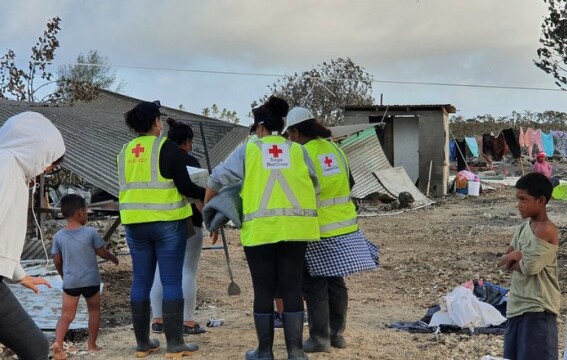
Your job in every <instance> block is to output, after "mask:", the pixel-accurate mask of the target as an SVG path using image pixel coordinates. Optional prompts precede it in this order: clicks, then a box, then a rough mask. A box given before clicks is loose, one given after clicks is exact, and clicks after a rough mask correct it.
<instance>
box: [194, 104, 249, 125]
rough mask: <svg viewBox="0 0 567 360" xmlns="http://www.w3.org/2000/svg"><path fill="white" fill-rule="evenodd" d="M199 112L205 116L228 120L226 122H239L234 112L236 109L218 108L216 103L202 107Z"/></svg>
mask: <svg viewBox="0 0 567 360" xmlns="http://www.w3.org/2000/svg"><path fill="white" fill-rule="evenodd" d="M201 114H202V115H203V116H206V117H212V118H214V119H218V120H223V121H228V122H231V123H233V124H238V123H240V118H239V117H238V114H237V113H236V111H230V110H227V109H226V108H223V109H222V110H219V107H218V105H217V104H213V105H211V107H205V108H203V109H202V110H201Z"/></svg>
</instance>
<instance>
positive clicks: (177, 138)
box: [166, 118, 194, 145]
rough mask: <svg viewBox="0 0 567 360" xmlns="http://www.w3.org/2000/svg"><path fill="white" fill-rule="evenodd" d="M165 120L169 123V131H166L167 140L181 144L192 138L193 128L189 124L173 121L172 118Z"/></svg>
mask: <svg viewBox="0 0 567 360" xmlns="http://www.w3.org/2000/svg"><path fill="white" fill-rule="evenodd" d="M166 121H167V124H168V125H169V131H168V132H167V138H168V139H169V140H171V141H173V142H174V143H176V144H177V145H182V144H183V143H184V142H186V141H187V140H193V136H194V134H193V129H192V128H191V126H190V125H189V124H185V123H182V122H180V121H175V120H174V119H172V118H167V120H166Z"/></svg>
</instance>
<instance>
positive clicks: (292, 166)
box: [205, 96, 319, 360]
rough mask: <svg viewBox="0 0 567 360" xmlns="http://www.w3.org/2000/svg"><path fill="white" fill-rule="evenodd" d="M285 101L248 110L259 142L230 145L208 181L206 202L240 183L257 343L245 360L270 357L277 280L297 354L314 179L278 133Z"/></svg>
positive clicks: (312, 237)
mask: <svg viewBox="0 0 567 360" xmlns="http://www.w3.org/2000/svg"><path fill="white" fill-rule="evenodd" d="M288 109H289V106H288V104H287V102H286V101H285V100H283V99H280V98H277V97H274V96H272V97H270V98H269V99H268V101H267V102H266V103H264V104H263V105H261V106H260V107H258V108H255V109H253V110H252V114H253V115H254V124H253V126H252V129H253V130H254V131H255V132H256V135H258V139H255V140H250V141H248V142H247V143H245V144H243V145H242V146H240V147H239V148H237V149H236V150H235V151H234V152H233V153H232V154H231V155H230V157H229V158H228V159H227V160H226V161H225V162H224V163H222V164H221V165H219V166H217V167H216V168H215V169H214V170H213V173H212V174H211V177H210V179H209V183H208V187H207V190H206V194H205V204H206V203H207V202H208V201H209V200H210V199H211V198H212V197H213V196H215V195H216V194H217V192H218V191H220V189H221V188H222V187H224V186H228V185H232V184H235V183H238V182H240V181H242V191H241V197H242V231H241V242H242V245H243V248H244V253H245V254H246V259H247V260H248V266H249V268H250V274H251V275H252V285H253V287H254V323H255V325H256V334H257V336H258V348H257V349H256V350H249V351H248V352H247V353H246V357H245V358H246V359H248V360H251V359H273V358H274V355H273V352H272V344H273V340H274V315H273V298H274V292H275V289H276V285H277V286H278V287H279V291H280V294H281V296H282V298H283V302H284V307H285V312H284V313H283V314H282V320H283V328H284V336H285V344H286V348H287V353H288V359H307V356H306V355H305V353H304V351H303V316H304V312H303V299H302V294H301V281H302V271H303V270H302V268H303V261H304V257H305V249H306V247H307V244H308V243H309V242H312V241H318V240H319V222H318V220H317V199H316V198H317V193H318V179H317V175H316V174H315V169H314V167H313V162H312V161H311V159H310V158H309V155H308V154H307V152H306V151H305V149H304V148H303V147H302V146H301V145H299V144H297V143H293V142H291V141H289V140H286V139H285V138H284V137H283V136H281V131H282V129H283V127H284V125H285V121H284V117H285V116H286V115H287V112H288Z"/></svg>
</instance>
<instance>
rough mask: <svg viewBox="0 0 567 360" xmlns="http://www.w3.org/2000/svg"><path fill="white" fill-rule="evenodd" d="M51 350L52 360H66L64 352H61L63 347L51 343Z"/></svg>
mask: <svg viewBox="0 0 567 360" xmlns="http://www.w3.org/2000/svg"><path fill="white" fill-rule="evenodd" d="M51 349H52V350H53V359H54V360H66V359H67V354H66V353H65V350H63V347H62V346H61V345H59V344H58V343H53V346H51Z"/></svg>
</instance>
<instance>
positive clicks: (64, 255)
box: [51, 194, 118, 360]
mask: <svg viewBox="0 0 567 360" xmlns="http://www.w3.org/2000/svg"><path fill="white" fill-rule="evenodd" d="M61 212H62V213H63V216H64V217H65V219H66V220H67V226H66V227H65V228H64V229H62V230H60V231H58V232H57V233H56V234H55V238H54V240H53V247H52V249H51V254H52V255H53V263H54V264H55V267H56V268H57V272H58V273H59V275H61V278H63V308H62V309H61V317H60V318H59V321H58V322H57V329H56V331H55V342H54V343H53V354H54V359H56V360H61V359H66V358H67V357H66V354H65V352H64V350H63V340H64V338H65V334H66V333H67V330H69V325H70V324H71V322H72V321H73V319H74V318H75V314H76V312H77V305H78V304H79V298H80V296H81V295H83V296H84V297H85V300H86V301H87V307H88V311H89V339H88V350H89V351H97V350H99V347H98V346H97V345H96V338H97V336H98V330H99V327H100V274H99V271H98V264H97V259H96V256H97V255H98V256H100V257H101V258H103V259H106V260H109V261H112V262H113V263H114V264H116V265H118V259H117V258H116V256H114V255H113V254H111V253H110V252H108V250H106V249H105V247H104V245H105V244H104V241H103V240H102V239H101V237H100V236H99V235H98V233H97V231H96V229H94V228H92V227H88V226H84V225H85V224H86V223H87V205H86V203H85V199H83V198H82V197H81V196H80V195H77V194H69V195H65V196H64V197H63V198H61Z"/></svg>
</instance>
